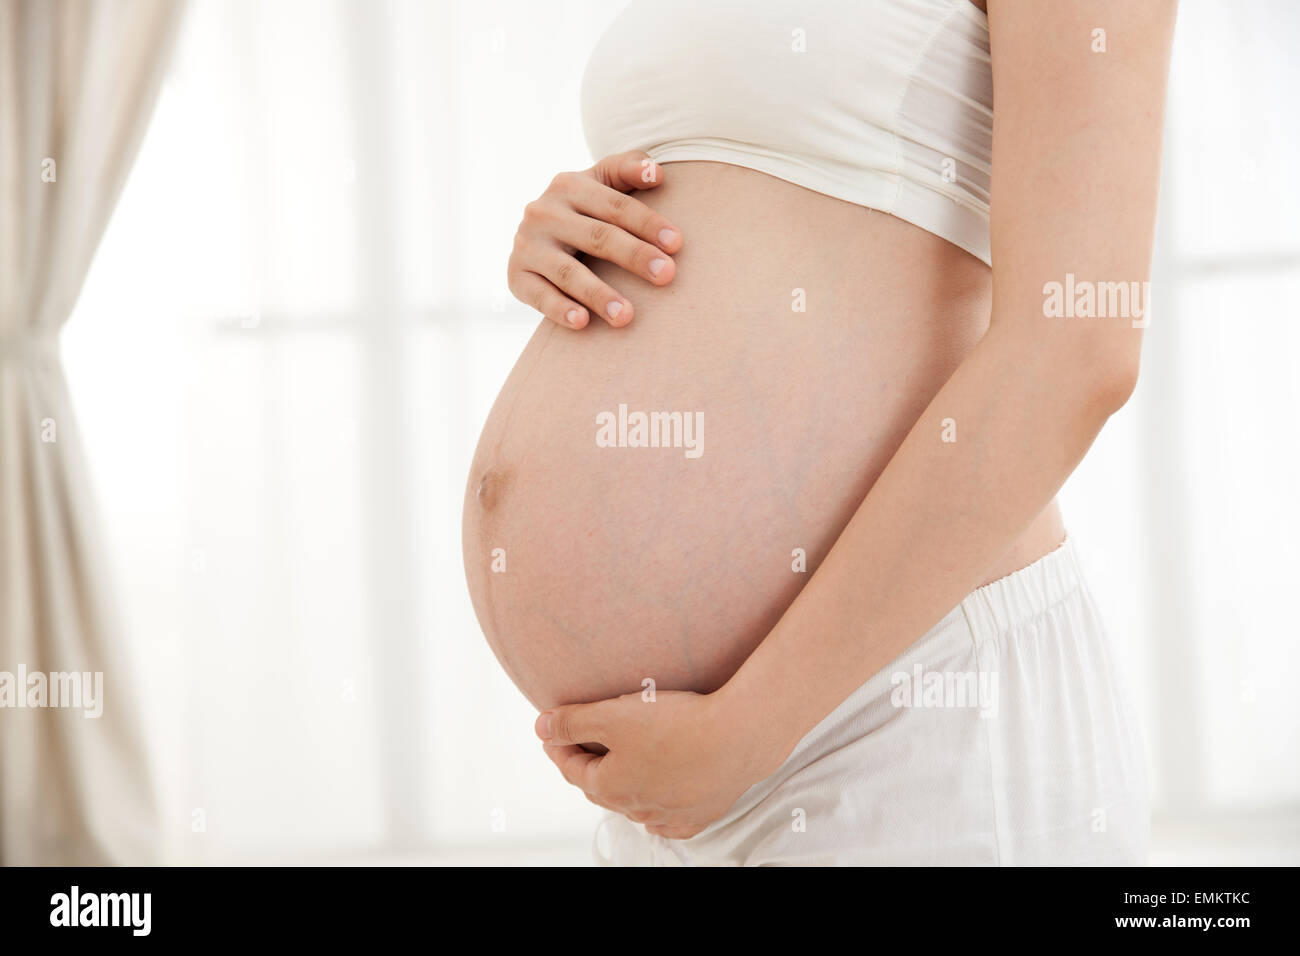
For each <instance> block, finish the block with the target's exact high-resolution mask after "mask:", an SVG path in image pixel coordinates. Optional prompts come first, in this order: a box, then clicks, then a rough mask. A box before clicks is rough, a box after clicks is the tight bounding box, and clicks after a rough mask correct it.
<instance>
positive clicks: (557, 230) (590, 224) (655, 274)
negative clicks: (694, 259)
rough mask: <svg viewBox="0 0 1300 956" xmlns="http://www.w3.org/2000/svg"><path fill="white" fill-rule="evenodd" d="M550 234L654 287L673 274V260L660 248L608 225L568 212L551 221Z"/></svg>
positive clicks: (609, 223) (674, 268) (617, 227)
mask: <svg viewBox="0 0 1300 956" xmlns="http://www.w3.org/2000/svg"><path fill="white" fill-rule="evenodd" d="M551 235H552V236H553V237H554V238H556V239H558V240H560V242H563V243H565V244H566V245H569V246H572V247H573V248H574V249H580V250H582V251H583V252H585V253H587V254H588V255H592V256H595V257H596V258H597V259H604V260H605V261H606V262H612V263H614V265H616V266H622V267H623V268H624V269H626V270H627V271H628V272H631V273H632V274H633V275H638V276H640V277H641V278H642V279H645V280H646V281H647V282H652V283H654V284H655V285H667V284H668V283H669V282H671V281H672V278H673V276H674V275H675V274H676V272H677V267H676V265H675V264H674V263H673V260H672V259H671V258H669V256H668V254H667V253H665V252H664V251H663V250H662V249H660V248H659V247H658V246H656V245H654V244H653V243H649V242H643V241H642V240H640V239H638V238H637V237H636V236H634V235H632V234H631V233H630V232H628V231H626V230H625V229H623V228H621V227H620V226H617V225H615V224H614V223H612V222H602V221H601V220H599V219H592V218H591V217H590V216H584V215H581V214H580V213H570V214H569V215H567V216H563V217H561V218H559V219H558V220H557V221H556V222H555V224H554V225H553V226H552V228H551Z"/></svg>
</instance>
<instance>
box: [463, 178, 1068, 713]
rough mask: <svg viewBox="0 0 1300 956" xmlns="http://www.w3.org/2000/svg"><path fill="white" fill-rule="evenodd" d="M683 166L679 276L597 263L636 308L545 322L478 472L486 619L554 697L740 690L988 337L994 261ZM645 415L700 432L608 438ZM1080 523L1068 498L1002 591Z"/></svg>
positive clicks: (528, 680) (676, 200)
mask: <svg viewBox="0 0 1300 956" xmlns="http://www.w3.org/2000/svg"><path fill="white" fill-rule="evenodd" d="M666 169H667V175H666V177H665V183H664V185H662V186H660V187H658V188H657V189H655V190H652V191H650V192H646V193H641V194H639V198H641V199H643V200H644V201H645V202H647V203H648V204H649V205H651V206H654V207H655V208H657V209H659V210H661V211H662V212H663V213H664V214H665V215H666V216H667V217H668V219H669V220H670V221H672V222H673V223H674V224H675V225H677V226H678V227H679V228H680V229H681V230H682V234H683V236H684V237H685V246H684V248H683V249H682V251H681V252H680V253H679V254H678V256H677V257H676V259H677V275H676V277H675V278H674V280H673V282H672V283H671V284H670V285H669V286H667V287H663V288H657V287H654V286H651V285H650V284H649V283H646V282H643V281H641V280H639V279H636V278H635V277H633V276H631V275H629V274H627V273H624V272H622V271H621V270H619V269H617V268H614V267H612V266H608V265H606V264H603V263H595V264H594V266H593V268H594V269H595V271H596V272H597V273H598V274H600V275H601V277H602V278H604V279H605V280H606V281H608V282H610V283H611V284H612V285H614V286H615V287H616V288H618V289H620V290H621V291H622V292H623V293H624V294H625V295H627V296H628V297H629V298H630V299H631V300H632V301H633V302H634V304H635V306H636V317H635V319H634V320H633V322H632V323H631V324H630V325H629V326H627V327H626V328H623V329H611V328H609V327H607V326H605V325H604V324H603V323H602V322H600V321H599V320H594V321H593V322H592V324H591V326H589V327H588V328H587V329H586V330H584V331H582V332H572V331H568V330H563V329H559V328H558V327H556V326H554V325H552V324H550V323H546V322H543V323H542V324H541V325H540V326H539V328H538V330H537V332H536V333H535V334H534V335H533V337H532V339H531V341H530V342H529V344H528V346H527V348H526V349H525V350H524V353H523V355H522V356H521V357H520V359H519V361H518V363H517V364H516V366H515V369H514V371H513V372H512V373H511V375H510V377H509V378H508V380H507V381H506V384H505V386H504V388H503V389H502V391H501V394H500V396H499V397H498V399H497V402H496V404H495V406H494V408H493V410H492V412H491V414H490V416H489V418H488V421H487V423H486V425H485V427H484V430H483V434H482V437H481V439H480V442H479V447H478V450H477V453H476V455H475V458H474V462H473V465H472V469H471V474H470V477H469V482H468V488H467V493H466V501H465V513H464V549H465V563H466V572H467V577H468V580H469V585H470V591H471V596H472V598H473V601H474V606H475V608H476V611H477V613H478V616H479V620H480V623H481V624H482V626H483V629H484V632H485V633H486V635H487V637H488V640H489V642H490V644H491V645H492V648H493V650H494V651H495V652H496V654H497V656H498V658H499V660H500V661H501V663H502V665H503V666H504V667H505V668H506V670H507V671H508V672H509V674H510V675H511V677H512V678H513V679H514V680H515V682H516V683H517V684H518V685H519V687H520V688H521V690H523V692H524V693H525V694H526V695H527V696H528V697H529V699H530V700H532V702H533V703H534V704H536V705H537V706H539V707H547V706H552V705H554V704H558V703H567V702H573V701H583V700H594V699H600V698H605V697H610V696H614V695H618V694H622V693H627V692H630V691H637V690H640V689H641V688H642V687H643V682H644V681H645V679H647V678H649V679H652V680H654V681H655V686H656V687H657V688H658V689H691V690H699V691H707V690H711V689H713V688H716V687H718V686H720V685H721V684H722V683H723V682H725V680H726V679H727V678H728V677H729V676H730V675H731V674H732V673H734V671H735V670H736V669H737V668H738V667H739V666H740V664H741V663H742V662H743V661H744V660H745V658H746V657H747V656H748V655H749V654H750V652H751V651H752V650H753V649H754V648H755V647H756V646H757V645H758V643H759V642H761V641H762V639H763V637H764V636H765V635H766V634H767V632H768V631H769V630H770V629H771V627H772V626H773V625H774V624H775V623H776V621H777V620H778V619H779V617H780V615H781V614H782V613H783V612H784V610H785V609H786V607H788V606H789V604H790V602H791V601H792V600H793V599H794V597H795V595H796V594H797V593H798V591H799V589H800V588H801V587H802V586H803V584H804V583H805V582H806V581H807V580H808V579H809V577H810V576H811V575H812V573H813V572H814V571H815V570H816V567H817V565H818V563H819V562H820V561H821V560H822V559H823V558H824V557H825V555H826V553H827V551H828V550H829V549H830V547H831V546H832V545H833V544H834V542H835V539H836V538H837V536H838V535H839V533H840V531H841V530H842V529H843V527H844V525H845V524H846V523H847V522H848V520H849V518H850V517H851V515H852V514H853V512H854V510H855V509H856V508H857V506H858V505H859V503H860V502H861V500H862V498H863V497H864V495H865V494H866V493H867V491H868V490H869V489H870V487H871V485H872V483H873V482H874V481H875V479H876V478H877V476H878V475H879V474H880V472H881V470H882V469H883V468H884V467H885V465H886V464H887V463H888V461H889V459H890V457H891V456H892V455H893V453H894V451H895V449H896V448H897V447H898V445H899V444H900V443H901V441H902V440H903V438H904V436H905V435H906V434H907V432H908V431H909V430H910V429H911V428H912V426H913V425H914V424H915V423H916V422H917V420H918V418H919V417H920V416H921V413H922V412H923V411H924V410H925V408H926V406H927V404H928V403H929V401H930V400H931V399H932V398H933V396H934V395H935V393H936V392H937V391H938V390H939V389H940V387H941V386H942V385H943V384H944V382H945V381H946V380H947V378H948V377H949V375H951V373H952V372H953V371H954V370H955V369H956V367H957V365H958V364H959V363H960V362H961V360H962V358H963V357H964V356H965V355H966V354H967V352H969V350H970V349H971V348H972V347H973V346H974V345H975V343H976V342H977V341H978V340H979V339H980V337H981V336H982V334H983V333H984V330H985V329H986V327H987V323H988V318H989V306H990V297H991V273H990V270H989V268H988V266H986V265H985V264H984V263H983V262H981V261H979V260H978V259H976V258H975V257H974V256H972V255H970V254H968V253H967V252H964V251H962V250H961V249H959V248H957V247H956V246H955V245H953V244H952V243H950V242H948V241H945V240H944V239H940V238H938V237H937V236H935V235H933V234H931V233H929V232H926V231H924V230H922V229H920V228H918V227H916V226H914V225H912V224H909V223H907V222H903V221H902V220H900V219H897V218H894V217H892V216H890V215H887V214H884V213H881V212H876V211H871V210H868V209H866V208H864V207H862V206H858V205H854V204H852V203H849V202H845V201H843V200H840V199H834V198H831V197H829V196H825V195H821V194H819V193H816V192H812V191H810V190H808V189H804V188H802V187H799V186H795V185H792V184H790V183H788V182H784V181H782V180H779V179H776V178H773V177H771V176H768V175H765V174H763V173H759V172H755V171H753V170H750V169H743V168H739V167H736V166H730V165H724V164H718V163H708V162H681V163H671V164H668V165H667V166H666ZM620 406H625V409H626V412H625V414H624V415H623V416H620ZM636 412H645V413H649V412H668V413H672V412H676V413H681V415H682V416H683V418H682V420H683V421H687V420H688V419H689V421H691V422H692V423H694V422H697V421H699V420H700V416H701V415H702V423H703V429H702V432H700V433H694V432H689V433H686V434H685V435H684V434H683V433H682V432H681V431H677V432H675V433H673V434H672V435H668V434H666V435H665V437H676V438H678V439H681V440H682V447H631V445H632V444H633V443H634V441H635V429H633V432H632V433H631V434H625V435H620V434H619V430H618V427H617V425H615V426H614V427H613V428H612V429H610V430H606V431H605V432H604V437H605V439H606V441H605V446H604V447H602V445H601V444H598V440H597V437H598V431H600V429H598V425H597V421H598V416H600V415H601V413H609V414H610V415H611V416H612V417H613V419H614V420H615V421H617V420H618V419H619V418H620V417H622V418H623V419H624V420H625V421H631V417H632V415H633V413H636ZM608 420H609V419H603V421H606V422H608ZM633 424H634V422H633ZM923 427H927V428H932V429H933V430H934V436H935V440H936V441H940V440H942V439H943V434H942V433H943V429H944V425H943V422H942V421H941V419H938V418H936V420H934V421H926V422H924V423H923ZM610 439H612V442H611V441H610ZM687 439H694V440H695V441H694V444H695V450H692V449H691V448H689V447H686V445H687V444H689V442H688V441H687ZM957 439H958V440H960V435H959V434H958V436H957ZM697 452H698V453H699V454H698V457H696V453H697ZM1063 533H1064V531H1063V528H1062V526H1061V521H1060V516H1059V513H1058V512H1057V510H1056V508H1055V505H1054V504H1053V505H1052V506H1051V507H1049V508H1048V509H1047V510H1046V511H1045V512H1044V513H1043V514H1042V515H1040V517H1039V518H1038V519H1037V520H1036V521H1035V523H1034V525H1033V526H1032V527H1031V528H1030V529H1029V530H1027V531H1026V532H1025V534H1024V535H1023V536H1022V537H1021V539H1020V540H1019V542H1018V543H1017V544H1016V546H1015V547H1014V548H1013V549H1012V551H1011V552H1010V553H1008V554H1007V555H1006V556H1005V557H1004V558H1003V559H1002V560H1001V561H1000V562H999V564H998V566H997V567H996V568H993V569H991V571H990V578H995V577H999V576H1001V575H1004V574H1006V573H1009V572H1011V571H1013V570H1016V569H1017V568H1020V567H1023V566H1025V565H1027V564H1029V563H1030V562H1031V561H1033V560H1034V559H1036V558H1037V557H1039V556H1040V555H1042V554H1044V553H1046V552H1047V551H1049V550H1051V549H1052V548H1053V547H1054V546H1055V545H1056V544H1058V543H1059V541H1060V540H1061V537H1062V536H1063ZM497 549H500V550H499V551H498V550H497ZM800 551H802V553H803V554H805V555H806V565H805V566H804V567H803V570H798V567H799V565H800V562H799V556H798V552H800ZM494 562H495V567H496V570H493V568H494ZM936 573H938V569H937V570H936Z"/></svg>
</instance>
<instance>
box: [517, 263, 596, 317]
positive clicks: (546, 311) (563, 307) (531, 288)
mask: <svg viewBox="0 0 1300 956" xmlns="http://www.w3.org/2000/svg"><path fill="white" fill-rule="evenodd" d="M510 293H511V294H512V295H513V296H514V297H515V298H516V299H518V300H519V301H520V302H523V303H525V304H526V305H529V306H531V307H532V308H534V309H536V310H537V311H538V312H540V313H542V315H544V316H546V318H548V319H550V320H551V321H552V322H554V323H555V324H556V325H562V326H564V327H565V328H567V329H581V328H585V327H586V325H587V318H588V316H587V310H586V309H585V308H583V307H582V306H581V305H579V304H578V303H577V302H574V301H573V300H572V299H570V298H568V297H566V296H565V295H564V294H563V293H562V292H560V290H559V289H557V288H555V286H553V285H551V283H550V282H548V281H546V280H545V279H543V278H542V277H541V276H539V275H537V274H536V273H535V272H518V273H515V274H514V275H513V276H511V279H510Z"/></svg>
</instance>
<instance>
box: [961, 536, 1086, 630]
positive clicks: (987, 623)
mask: <svg viewBox="0 0 1300 956" xmlns="http://www.w3.org/2000/svg"><path fill="white" fill-rule="evenodd" d="M1082 585H1083V575H1082V574H1080V572H1079V563H1078V558H1077V556H1076V555H1075V551H1074V542H1073V540H1072V539H1070V538H1066V539H1065V541H1064V542H1063V543H1062V544H1061V546H1060V547H1059V548H1057V549H1056V550H1055V551H1052V552H1049V553H1048V554H1046V555H1044V556H1043V557H1041V558H1039V559H1038V560H1037V561H1035V562H1034V563H1033V564H1031V565H1029V566H1028V567H1024V568H1021V569H1020V570H1019V571H1013V572H1012V573H1011V574H1008V575H1007V576H1006V577H1004V578H998V580H996V581H992V582H990V583H989V584H986V585H984V586H983V587H982V588H977V589H976V590H974V591H972V592H971V593H970V594H968V595H966V597H965V598H964V599H963V600H962V602H961V605H960V610H961V612H962V614H964V615H965V617H966V623H967V625H968V626H969V627H970V630H971V634H972V635H974V638H975V643H976V644H977V645H979V644H982V643H984V641H987V640H991V639H993V638H995V637H997V636H998V635H1000V634H1005V633H1006V632H1007V631H1009V630H1011V629H1012V628H1015V627H1019V626H1020V625H1021V624H1025V623H1027V622H1029V621H1032V620H1034V619H1035V618H1038V617H1041V616H1042V614H1043V612H1044V611H1046V610H1048V609H1049V608H1051V607H1054V606H1055V605H1057V604H1060V603H1061V602H1062V601H1064V600H1065V599H1066V598H1068V597H1070V595H1072V594H1074V593H1075V592H1076V591H1078V590H1079V588H1080V587H1082Z"/></svg>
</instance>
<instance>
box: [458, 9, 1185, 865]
mask: <svg viewBox="0 0 1300 956" xmlns="http://www.w3.org/2000/svg"><path fill="white" fill-rule="evenodd" d="M988 7H989V9H988V10H987V11H986V10H985V9H984V4H982V3H980V4H977V3H973V2H972V0H826V2H821V3H816V4H807V3H797V2H794V0H744V2H711V3H696V2H689V0H656V2H653V3H652V2H649V0H632V2H631V3H630V4H629V5H628V6H627V8H626V9H625V10H624V11H623V12H622V14H621V15H620V16H619V17H618V18H617V19H616V20H615V21H614V23H613V25H612V26H611V27H610V29H609V31H608V32H607V33H606V35H605V36H604V38H603V39H602V41H601V42H600V44H599V46H598V47H597V49H596V51H595V53H594V54H593V56H592V59H591V61H590V63H589V64H588V67H587V72H586V76H585V79H584V85H583V102H582V107H583V116H584V121H585V127H586V132H587V137H588V141H589V145H590V146H591V147H592V151H593V153H594V155H597V156H608V157H610V158H607V159H606V160H602V161H601V162H600V163H598V164H597V166H596V167H594V168H593V169H592V170H590V171H588V172H586V173H567V174H561V175H559V176H557V177H556V178H555V180H554V181H553V183H552V185H551V187H550V188H549V189H548V190H547V191H546V193H545V194H544V195H543V196H542V197H541V198H540V199H539V200H537V201H536V202H534V203H532V204H530V206H529V207H528V210H527V211H526V214H525V217H524V222H523V225H522V226H521V228H520V231H519V234H518V236H517V238H516V243H515V251H514V254H513V256H512V258H511V265H510V284H511V289H512V291H513V292H514V294H515V295H516V296H518V297H519V298H520V299H522V300H523V301H524V302H526V303H528V304H529V305H531V306H533V307H535V308H536V309H538V311H540V312H542V313H544V315H545V317H546V320H545V321H543V322H542V323H541V325H540V326H539V328H538V329H537V331H536V333H535V334H534V335H533V337H532V339H531V341H530V342H529V344H528V346H527V348H526V349H525V350H524V353H523V355H522V356H521V357H520V359H519V361H518V363H517V364H516V366H515V368H514V370H513V372H512V373H511V375H510V377H509V379H508V380H507V381H506V383H505V386H504V388H503V389H502V391H501V394H500V396H499V397H498V399H497V401H496V404H495V406H494V407H493V410H492V412H491V415H490V416H489V418H488V421H487V423H486V426H485V427H484V430H483V434H482V437H481V439H480V442H479V446H478V451H477V453H476V455H475V458H474V462H473V466H472V471H471V474H470V476H469V482H468V488H467V493H466V500H465V513H464V550H465V565H466V572H467V577H468V581H469V586H470V591H471V595H472V597H473V601H474V606H475V609H476V611H477V613H478V617H479V621H480V623H481V625H482V627H483V630H484V633H485V634H486V636H487V639H488V641H489V642H490V644H491V646H492V649H493V650H494V652H495V653H496V655H497V658H498V659H499V660H500V662H501V665H502V666H503V667H504V668H505V670H506V672H507V673H508V674H509V675H510V677H511V678H512V679H513V680H514V682H515V683H516V684H517V685H518V687H519V688H520V690H521V691H522V692H523V693H524V694H525V695H526V696H527V697H528V699H529V700H530V701H532V703H533V704H534V705H536V707H537V708H538V709H539V710H540V711H542V713H541V714H540V715H539V717H538V721H537V727H536V731H537V733H538V735H539V736H540V737H542V739H543V741H544V746H545V748H546V750H547V753H548V754H549V755H550V756H551V758H552V759H553V760H554V761H555V763H556V764H557V765H558V766H559V768H560V770H561V772H562V773H563V774H564V776H565V778H566V779H567V780H569V782H571V783H573V784H575V785H577V786H578V787H580V788H581V789H582V790H583V791H584V792H585V793H586V795H587V796H588V798H589V799H591V800H592V801H593V802H595V803H597V804H600V805H601V806H604V807H606V808H607V809H609V810H610V811H612V813H610V814H609V815H607V817H606V820H605V821H604V823H603V824H602V830H603V833H602V834H600V839H599V840H598V847H599V852H600V856H601V858H602V860H603V861H609V862H614V863H618V864H639V863H672V864H677V863H686V864H799V863H829V864H846V863H847V864H856V863H886V864H928V863H944V864H1004V865H1005V864H1039V863H1140V862H1142V861H1143V860H1144V857H1145V852H1146V834H1147V805H1146V795H1145V778H1144V771H1143V763H1142V758H1141V743H1140V738H1139V736H1138V734H1137V731H1136V728H1135V722H1134V719H1133V715H1132V711H1131V706H1130V703H1129V700H1128V699H1127V697H1126V695H1125V691H1124V688H1123V681H1122V679H1121V678H1120V676H1119V675H1118V674H1117V672H1116V667H1115V664H1114V660H1113V657H1112V650H1111V648H1110V646H1109V643H1108V639H1107V637H1106V635H1105V633H1104V631H1103V628H1102V625H1101V623H1100V621H1099V620H1098V617H1097V612H1096V609H1095V607H1094V604H1093V601H1092V598H1091V597H1090V595H1089V592H1088V589H1087V587H1086V585H1085V584H1084V582H1083V581H1082V580H1081V578H1080V574H1079V569H1078V565H1077V563H1076V558H1075V555H1074V552H1073V544H1072V543H1071V542H1070V541H1068V540H1066V534H1065V527H1064V524H1063V522H1062V518H1061V515H1060V512H1059V510H1058V508H1057V505H1056V502H1055V495H1056V493H1057V491H1058V489H1059V488H1060V487H1061V485H1062V483H1063V482H1064V481H1065V479H1066V478H1067V477H1068V476H1069V474H1070V473H1071V471H1072V470H1073V469H1074V468H1075V467H1076V465H1077V464H1078V463H1079V461H1080V459H1081V458H1082V457H1083V455H1084V453H1085V452H1086V451H1087V449H1088V447H1089V446H1090V445H1091V443H1092V441H1093V439H1094V438H1095V437H1096V435H1097V433H1098V431H1099V430H1100V429H1101V427H1102V426H1103V425H1104V424H1105V422H1106V420H1107V419H1108V417H1109V416H1110V415H1111V414H1113V413H1114V412H1115V411H1116V410H1117V409H1119V408H1120V407H1121V406H1122V405H1123V404H1124V403H1125V401H1126V400H1127V398H1128V396H1129V394H1130V393H1131V392H1132V390H1133V388H1134V385H1135V382H1136V378H1137V371H1138V356H1139V349H1140V341H1141V334H1142V333H1141V329H1142V327H1143V326H1145V325H1146V311H1145V307H1146V295H1145V289H1146V286H1145V285H1144V283H1145V281H1146V279H1147V276H1148V272H1149V263H1150V252H1151V243H1152V234H1153V227H1154V218H1155V207H1156V194H1157V181H1158V169H1159V153H1160V132H1161V121H1162V115H1163V109H1164V89H1165V81H1166V74H1167V69H1168V60H1169V49H1170V44H1171V40H1172V33H1173V24H1174V19H1175V2H1174V0H1144V2H1142V3H1134V2H1132V0H1087V2H1085V0H1055V2H1052V3H1032V2H1024V0H990V2H989V3H988ZM995 102H996V111H995V110H994V103H995Z"/></svg>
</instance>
